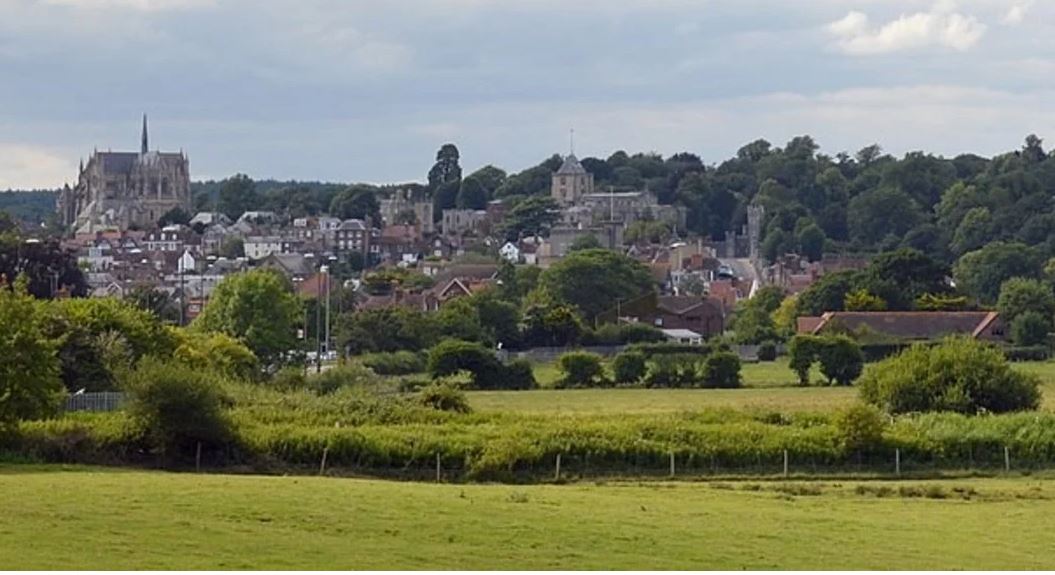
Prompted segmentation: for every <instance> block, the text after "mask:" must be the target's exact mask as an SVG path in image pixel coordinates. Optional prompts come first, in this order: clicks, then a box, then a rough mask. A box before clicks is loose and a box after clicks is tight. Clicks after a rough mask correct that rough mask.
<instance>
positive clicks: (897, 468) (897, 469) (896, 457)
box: [894, 448, 901, 475]
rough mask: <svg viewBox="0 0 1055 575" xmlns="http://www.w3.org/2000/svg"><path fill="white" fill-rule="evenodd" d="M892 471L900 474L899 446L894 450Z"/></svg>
mask: <svg viewBox="0 0 1055 575" xmlns="http://www.w3.org/2000/svg"><path fill="white" fill-rule="evenodd" d="M894 472H895V473H897V474H898V475H901V448H898V449H895V450H894Z"/></svg>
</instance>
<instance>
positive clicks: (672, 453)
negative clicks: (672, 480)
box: [670, 451, 674, 477]
mask: <svg viewBox="0 0 1055 575" xmlns="http://www.w3.org/2000/svg"><path fill="white" fill-rule="evenodd" d="M670 476H671V477H674V452H673V451H671V452H670Z"/></svg>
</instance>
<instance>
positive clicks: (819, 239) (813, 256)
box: [798, 223, 827, 262]
mask: <svg viewBox="0 0 1055 575" xmlns="http://www.w3.org/2000/svg"><path fill="white" fill-rule="evenodd" d="M826 239H827V238H825V236H824V230H822V229H821V228H820V226H818V225H817V224H813V223H811V224H810V225H808V226H806V227H804V228H802V231H800V232H799V233H798V241H799V251H801V252H802V255H804V256H806V257H807V258H808V259H809V260H810V261H811V262H815V261H819V260H820V259H821V257H823V256H824V241H825V240H826Z"/></svg>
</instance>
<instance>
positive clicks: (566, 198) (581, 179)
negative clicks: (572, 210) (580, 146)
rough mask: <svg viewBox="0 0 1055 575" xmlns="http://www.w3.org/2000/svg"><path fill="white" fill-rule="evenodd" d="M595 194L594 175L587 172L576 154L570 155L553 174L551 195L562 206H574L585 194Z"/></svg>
mask: <svg viewBox="0 0 1055 575" xmlns="http://www.w3.org/2000/svg"><path fill="white" fill-rule="evenodd" d="M592 193H593V174H591V173H589V172H587V171H586V168H583V167H582V164H580V163H579V159H578V158H576V157H575V154H568V157H566V158H565V159H564V163H563V164H562V165H561V167H560V169H559V170H557V171H556V173H554V174H553V180H552V184H551V185H550V195H552V196H553V199H554V200H557V203H558V204H560V205H562V206H573V205H575V204H577V203H578V202H579V199H580V198H582V196H583V195H585V194H592Z"/></svg>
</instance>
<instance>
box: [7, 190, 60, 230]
mask: <svg viewBox="0 0 1055 575" xmlns="http://www.w3.org/2000/svg"><path fill="white" fill-rule="evenodd" d="M57 197H58V192H57V191H54V190H29V191H23V190H10V191H7V192H3V191H0V211H2V212H7V213H9V214H11V216H12V217H14V218H15V219H19V220H25V221H29V222H34V223H37V222H43V221H47V219H48V218H49V217H51V215H52V214H54V213H55V200H56V198H57Z"/></svg>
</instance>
